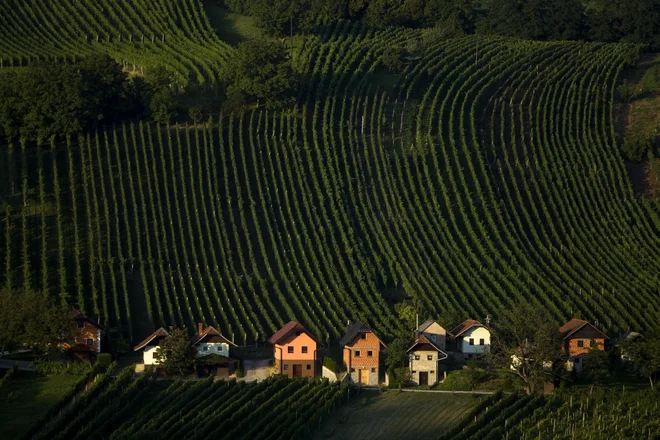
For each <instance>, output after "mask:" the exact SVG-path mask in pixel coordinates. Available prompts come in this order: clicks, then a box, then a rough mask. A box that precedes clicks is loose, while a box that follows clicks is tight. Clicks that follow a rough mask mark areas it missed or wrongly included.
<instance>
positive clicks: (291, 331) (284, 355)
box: [268, 321, 320, 377]
mask: <svg viewBox="0 0 660 440" xmlns="http://www.w3.org/2000/svg"><path fill="white" fill-rule="evenodd" d="M268 342H270V343H271V344H273V355H274V356H275V368H277V370H278V372H279V374H283V375H285V376H288V377H310V376H311V377H313V376H316V362H317V359H316V352H317V347H318V344H320V341H319V340H318V339H317V338H316V336H314V335H313V334H312V333H310V332H309V330H307V329H306V328H305V327H303V326H302V325H301V324H299V323H297V322H295V321H290V322H288V323H287V324H286V325H285V326H284V327H282V328H281V329H279V330H278V331H277V333H275V334H274V335H273V336H271V337H270V338H269V339H268Z"/></svg>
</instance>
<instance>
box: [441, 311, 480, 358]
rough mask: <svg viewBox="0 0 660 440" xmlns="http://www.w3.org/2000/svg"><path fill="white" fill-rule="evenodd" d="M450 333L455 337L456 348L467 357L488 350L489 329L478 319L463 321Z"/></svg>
mask: <svg viewBox="0 0 660 440" xmlns="http://www.w3.org/2000/svg"><path fill="white" fill-rule="evenodd" d="M450 333H451V335H452V336H454V338H456V349H457V350H458V351H460V352H462V353H463V354H464V355H465V357H466V358H467V359H469V358H471V357H474V356H479V355H481V354H484V353H487V352H489V351H490V330H488V327H486V326H485V325H483V324H482V323H480V322H479V321H475V320H474V319H468V320H466V321H463V322H461V323H460V324H459V325H457V326H456V327H454V328H453V329H451V331H450Z"/></svg>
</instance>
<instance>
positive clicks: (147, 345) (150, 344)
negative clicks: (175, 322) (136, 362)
mask: <svg viewBox="0 0 660 440" xmlns="http://www.w3.org/2000/svg"><path fill="white" fill-rule="evenodd" d="M169 335H170V334H169V333H168V332H167V330H165V329H164V328H163V327H161V328H159V329H158V330H156V331H155V332H153V333H152V334H151V335H149V336H148V337H147V338H146V339H145V340H144V341H142V342H140V343H139V344H138V345H136V346H135V347H134V348H133V350H134V351H138V350H143V352H142V362H143V363H144V365H158V364H159V362H158V359H156V358H155V357H154V355H155V354H156V350H158V349H159V348H160V342H161V341H162V340H163V339H165V338H166V337H168V336H169Z"/></svg>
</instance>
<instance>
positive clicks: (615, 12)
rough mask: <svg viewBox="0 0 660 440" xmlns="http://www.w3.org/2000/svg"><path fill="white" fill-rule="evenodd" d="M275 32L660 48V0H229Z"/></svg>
mask: <svg viewBox="0 0 660 440" xmlns="http://www.w3.org/2000/svg"><path fill="white" fill-rule="evenodd" d="M224 3H225V5H226V6H227V7H228V8H229V9H231V10H233V11H235V12H237V13H241V14H247V15H252V16H255V17H257V19H258V23H259V25H260V26H261V27H263V28H264V29H265V30H267V31H268V32H269V33H271V34H272V35H275V36H279V37H284V36H286V35H289V34H290V33H304V32H307V31H309V30H311V29H313V28H314V26H316V25H318V24H320V23H323V22H328V21H333V20H337V19H355V20H361V21H364V22H365V23H367V24H370V25H374V26H408V27H437V28H439V29H441V30H442V31H443V32H445V33H446V35H447V36H456V35H463V34H473V33H478V34H497V35H504V36H510V37H519V38H525V39H534V40H590V41H602V42H617V41H621V42H630V43H641V44H648V45H650V46H652V47H654V48H658V47H660V0H338V1H335V2H326V1H324V0H224Z"/></svg>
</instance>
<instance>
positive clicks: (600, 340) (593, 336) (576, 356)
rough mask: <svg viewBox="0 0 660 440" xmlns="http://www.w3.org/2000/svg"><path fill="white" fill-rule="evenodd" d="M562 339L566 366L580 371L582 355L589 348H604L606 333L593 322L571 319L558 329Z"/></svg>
mask: <svg viewBox="0 0 660 440" xmlns="http://www.w3.org/2000/svg"><path fill="white" fill-rule="evenodd" d="M559 332H560V333H561V335H562V337H563V339H564V341H563V347H564V351H565V352H566V353H567V354H568V362H567V365H566V367H567V368H568V369H569V370H571V371H572V370H575V371H581V370H582V364H583V361H584V356H585V355H586V354H587V353H588V352H589V351H590V350H605V340H606V339H609V338H608V337H607V335H606V334H605V333H603V332H601V331H600V330H598V329H597V328H596V327H595V326H594V325H593V324H591V323H589V322H587V321H584V320H582V319H571V320H570V321H568V322H567V323H566V324H564V325H563V326H561V328H560V329H559Z"/></svg>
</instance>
